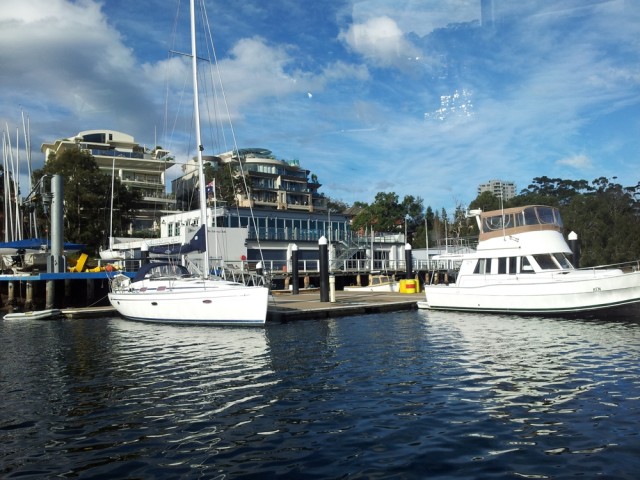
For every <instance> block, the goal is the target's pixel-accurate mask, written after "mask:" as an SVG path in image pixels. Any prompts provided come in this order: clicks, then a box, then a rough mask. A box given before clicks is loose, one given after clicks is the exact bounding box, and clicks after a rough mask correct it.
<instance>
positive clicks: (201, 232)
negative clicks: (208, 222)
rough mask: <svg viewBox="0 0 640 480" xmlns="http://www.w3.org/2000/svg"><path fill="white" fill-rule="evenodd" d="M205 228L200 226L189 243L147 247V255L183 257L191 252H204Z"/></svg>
mask: <svg viewBox="0 0 640 480" xmlns="http://www.w3.org/2000/svg"><path fill="white" fill-rule="evenodd" d="M204 236H205V227H204V225H202V226H201V227H200V228H199V229H198V231H197V232H196V233H195V235H194V236H193V238H192V239H191V240H190V241H189V243H173V244H168V245H154V246H152V247H149V253H155V254H156V255H167V256H170V255H185V254H187V253H191V252H204V249H205V238H204Z"/></svg>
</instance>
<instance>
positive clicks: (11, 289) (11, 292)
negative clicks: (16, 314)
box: [7, 282, 16, 309]
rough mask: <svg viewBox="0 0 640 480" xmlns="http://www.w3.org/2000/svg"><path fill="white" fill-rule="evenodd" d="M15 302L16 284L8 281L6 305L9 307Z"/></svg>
mask: <svg viewBox="0 0 640 480" xmlns="http://www.w3.org/2000/svg"><path fill="white" fill-rule="evenodd" d="M15 304H16V285H15V282H9V284H8V285H7V306H9V307H10V308H11V309H13V307H14V306H15Z"/></svg>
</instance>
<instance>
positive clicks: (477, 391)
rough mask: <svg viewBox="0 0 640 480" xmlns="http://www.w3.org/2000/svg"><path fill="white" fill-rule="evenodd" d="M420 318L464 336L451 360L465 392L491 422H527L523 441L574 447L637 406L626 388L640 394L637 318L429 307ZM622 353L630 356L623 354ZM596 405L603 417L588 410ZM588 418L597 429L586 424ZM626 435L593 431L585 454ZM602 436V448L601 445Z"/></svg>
mask: <svg viewBox="0 0 640 480" xmlns="http://www.w3.org/2000/svg"><path fill="white" fill-rule="evenodd" d="M419 314H420V315H421V316H422V317H423V319H424V322H425V327H426V328H427V329H428V330H429V331H437V332H439V334H444V335H446V336H450V337H453V338H457V340H456V341H455V344H456V345H457V347H458V348H457V349H456V352H455V354H454V356H455V358H453V356H452V357H451V358H449V361H450V362H452V363H451V364H450V365H454V364H455V366H453V367H452V368H453V369H454V370H456V372H455V373H454V374H455V375H456V377H457V378H458V381H459V382H460V383H458V385H459V387H460V389H461V391H460V392H458V394H459V395H460V396H461V397H463V398H466V399H467V400H469V401H472V402H477V408H480V409H482V410H483V411H485V412H486V413H488V414H489V416H490V418H492V419H494V420H495V419H499V420H503V421H508V422H514V423H516V424H518V425H520V427H518V428H517V429H516V432H517V433H518V434H519V435H520V437H521V439H522V440H523V441H527V442H529V441H531V442H536V443H535V444H540V437H541V436H544V437H551V436H553V437H555V438H556V441H558V437H565V438H566V440H565V441H564V442H565V444H566V443H567V442H569V440H571V441H572V442H574V441H575V440H576V437H580V436H581V434H580V430H581V429H583V428H585V429H592V428H606V427H605V426H606V424H607V421H608V420H609V421H611V422H614V421H615V420H614V419H615V417H621V416H623V415H625V413H624V412H625V409H626V408H629V407H630V405H629V404H628V402H629V401H630V400H631V399H628V398H626V397H625V390H627V388H626V387H625V385H628V391H634V390H635V389H637V387H634V384H637V379H636V374H637V365H636V364H637V358H638V355H640V344H639V343H638V342H637V341H636V342H633V341H631V339H632V338H635V337H637V331H638V326H639V325H638V324H639V322H640V319H638V318H637V317H636V318H635V319H634V318H633V317H631V318H627V319H626V320H620V319H616V320H609V321H608V320H602V319H599V320H598V319H593V318H586V317H585V318H584V319H579V318H553V317H546V316H545V317H533V316H532V317H521V316H514V315H492V314H473V313H460V312H444V311H426V310H420V311H419ZM621 351H627V352H628V355H627V356H625V357H621V356H620V352H621ZM595 406H597V410H598V415H597V417H598V418H599V420H598V419H596V418H591V417H590V416H589V415H588V413H589V412H588V411H585V409H595V408H596V407H595ZM594 415H595V414H594ZM589 418H590V419H591V420H593V424H587V423H588V422H587V423H585V422H586V419H589ZM576 419H579V421H576ZM617 421H619V419H618V420H617ZM614 430H615V429H614ZM620 435H623V436H624V435H625V434H624V432H617V433H609V434H607V435H603V436H602V437H598V436H597V435H596V436H594V435H593V434H590V439H589V442H583V444H581V449H582V450H584V451H585V452H586V451H588V450H589V449H602V448H606V447H608V446H612V445H614V444H615V443H616V442H617V441H618V440H620V439H616V437H617V436H620ZM595 438H597V439H598V441H601V442H602V443H598V444H596V443H594V439H595ZM607 438H608V439H609V441H607ZM585 440H586V439H585ZM561 442H562V441H560V443H561ZM586 443H588V444H586ZM532 445H533V444H532ZM514 446H515V447H514V448H518V447H517V445H515V444H514Z"/></svg>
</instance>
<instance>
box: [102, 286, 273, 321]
mask: <svg viewBox="0 0 640 480" xmlns="http://www.w3.org/2000/svg"><path fill="white" fill-rule="evenodd" d="M190 280H192V279H187V280H175V281H166V282H165V281H150V282H148V283H149V284H146V285H145V284H142V285H138V286H136V288H129V289H122V291H118V289H115V290H114V291H113V292H112V293H110V294H109V301H110V302H111V304H112V305H113V307H114V308H115V309H116V310H117V311H118V313H120V315H122V316H123V317H125V318H127V319H130V320H138V321H143V322H153V323H173V324H176V323H181V324H189V325H237V326H261V325H264V324H265V321H266V317H267V304H268V293H269V290H268V289H267V288H265V287H254V286H246V285H243V284H239V283H234V282H227V281H214V280H201V279H200V280H193V281H190ZM138 283H140V282H138ZM144 283H147V282H144ZM150 283H153V284H152V285H151V284H150Z"/></svg>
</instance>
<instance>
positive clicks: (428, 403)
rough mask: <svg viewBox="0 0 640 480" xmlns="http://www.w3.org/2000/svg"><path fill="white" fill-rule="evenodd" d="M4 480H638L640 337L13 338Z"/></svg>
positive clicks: (326, 331) (419, 318)
mask: <svg viewBox="0 0 640 480" xmlns="http://www.w3.org/2000/svg"><path fill="white" fill-rule="evenodd" d="M0 340H1V348H0V391H1V392H2V397H1V399H2V408H1V409H0V476H1V477H3V478H30V477H31V478H45V477H48V478H50V477H55V476H57V477H61V478H65V477H67V478H77V477H81V478H82V477H84V478H110V479H112V478H145V479H146V478H250V477H255V478H269V477H275V476H280V477H288V478H345V477H349V478H430V479H431V478H460V479H462V478H464V479H477V478H483V479H485V478H568V477H582V478H593V477H596V476H600V477H601V478H606V479H616V478H626V479H632V478H633V479H635V478H638V472H640V438H639V434H638V430H639V428H638V426H639V425H640V411H639V407H640V402H639V397H640V375H639V373H640V366H639V362H638V358H639V356H640V320H638V321H637V322H636V321H634V320H633V319H622V320H611V321H596V320H579V319H572V320H567V319H558V318H520V317H501V316H478V315H463V314H455V313H435V312H424V311H413V312H402V313H392V314H381V315H365V316H359V317H345V318H338V319H327V320H318V321H300V322H291V323H283V324H268V325H267V326H266V327H265V328H264V329H233V328H211V327H186V326H179V327H178V326H158V325H148V324H144V323H136V322H128V321H125V320H121V319H115V318H113V319H95V320H71V321H54V322H46V321H0Z"/></svg>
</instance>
